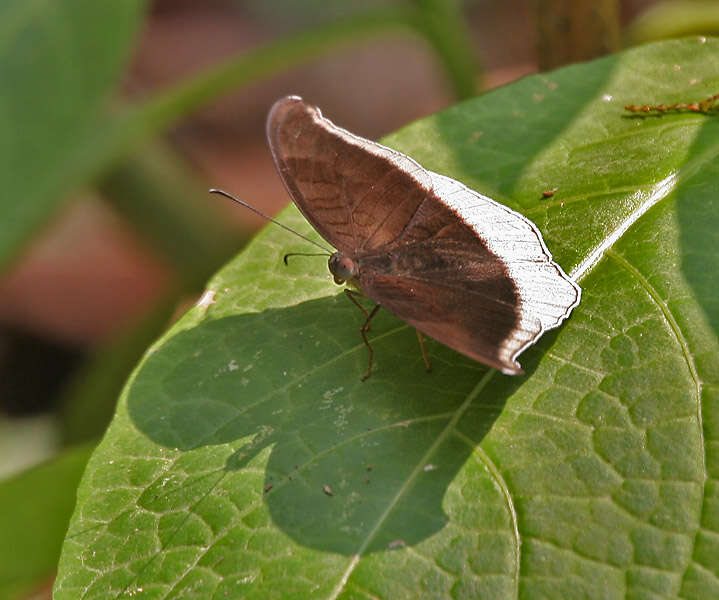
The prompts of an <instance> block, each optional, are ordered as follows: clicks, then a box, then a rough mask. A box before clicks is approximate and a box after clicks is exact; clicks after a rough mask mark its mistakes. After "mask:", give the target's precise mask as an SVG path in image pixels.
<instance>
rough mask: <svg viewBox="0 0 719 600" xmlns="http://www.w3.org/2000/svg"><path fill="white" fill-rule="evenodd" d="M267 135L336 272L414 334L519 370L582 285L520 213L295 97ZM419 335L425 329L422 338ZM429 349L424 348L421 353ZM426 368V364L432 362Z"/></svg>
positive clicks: (278, 109)
mask: <svg viewBox="0 0 719 600" xmlns="http://www.w3.org/2000/svg"><path fill="white" fill-rule="evenodd" d="M267 138H268V141H269V144H270V149H271V151H272V155H273V157H274V159H275V164H276V165H277V170H278V171H279V173H280V176H281V177H282V181H283V182H284V184H285V187H286V188H287V191H288V192H289V193H290V196H291V197H292V200H293V201H294V203H295V204H296V205H297V207H298V208H299V209H300V211H301V212H302V214H303V215H304V216H305V217H306V218H307V220H308V221H309V222H310V223H311V224H312V226H313V227H314V228H315V229H316V230H317V232H318V233H319V234H320V235H321V236H322V237H323V238H324V239H325V240H327V241H328V242H329V243H330V244H332V245H333V246H334V247H335V248H336V249H337V252H335V253H334V254H332V255H331V257H330V259H329V268H330V271H331V272H332V274H333V275H334V279H335V282H336V283H338V284H342V283H345V282H346V283H348V284H350V285H351V286H352V287H354V288H355V289H356V290H358V291H359V292H360V293H361V294H363V295H365V296H367V297H368V298H370V299H371V300H373V301H374V302H376V303H377V306H376V307H375V308H374V310H373V311H371V312H370V313H367V312H366V311H364V308H362V307H361V306H360V305H359V304H358V303H357V302H356V300H355V299H354V298H353V296H352V292H351V291H349V290H346V291H348V292H349V294H348V295H349V296H350V298H351V299H352V300H353V301H354V302H355V304H357V305H358V306H360V308H362V310H363V311H364V312H365V315H366V317H367V318H366V321H365V324H364V325H363V327H362V329H361V333H362V337H363V339H364V341H365V344H366V345H367V347H368V348H369V351H370V356H369V364H368V367H367V372H366V373H365V376H364V377H363V380H364V379H366V378H367V377H368V376H369V374H370V371H371V368H372V356H373V353H372V348H371V346H370V345H369V343H368V341H367V337H366V331H367V328H368V326H369V322H370V320H371V318H372V317H373V316H374V314H375V313H376V312H377V310H378V309H379V307H380V306H382V307H384V308H386V309H387V310H388V311H389V312H391V313H393V314H394V315H396V316H397V317H399V318H400V319H402V320H403V321H406V322H407V323H409V324H410V325H412V326H413V327H414V328H416V329H417V330H418V332H422V333H425V334H427V335H429V336H430V337H432V338H434V339H436V340H438V341H440V342H442V343H443V344H446V345H447V346H449V347H450V348H453V349H454V350H457V351H458V352H461V353H462V354H465V355H466V356H469V357H471V358H473V359H475V360H477V361H480V362H482V363H484V364H487V365H490V366H492V367H496V368H498V369H500V370H501V371H502V372H503V373H506V374H510V375H514V374H519V373H522V370H521V367H520V365H519V363H518V362H517V360H516V358H517V356H518V355H519V354H520V353H521V352H522V351H523V350H525V349H526V348H527V347H528V346H530V345H531V344H533V343H534V342H535V341H536V340H537V339H538V338H539V336H541V335H542V333H543V332H544V331H546V330H548V329H552V328H554V327H557V326H558V325H559V324H560V323H561V322H562V321H563V320H564V319H565V318H566V317H567V316H568V315H569V313H570V312H571V311H572V309H573V308H574V307H575V306H577V304H578V303H579V300H580V296H581V289H580V288H579V286H578V285H577V284H576V283H574V282H573V281H572V280H571V279H570V278H569V277H568V276H567V275H566V274H565V273H564V271H563V270H562V268H561V267H560V266H559V265H558V264H557V263H555V262H554V261H553V260H552V256H551V254H550V253H549V250H547V247H546V246H545V244H544V241H543V239H542V235H541V233H540V232H539V230H538V229H537V227H536V226H535V225H534V224H533V223H532V222H531V221H530V220H529V219H527V218H526V217H524V216H523V215H521V214H519V213H517V212H515V211H513V210H511V209H510V208H508V207H506V206H504V205H502V204H500V203H498V202H495V201H494V200H492V199H490V198H488V197H486V196H483V195H482V194H479V193H477V192H475V191H472V190H470V189H469V188H467V187H466V186H464V185H463V184H462V183H460V182H458V181H455V180H453V179H450V178H449V177H445V176H444V175H439V174H437V173H433V172H431V171H428V170H427V169H425V168H423V167H422V166H420V165H419V164H417V162H415V161H414V160H413V159H411V158H410V157H408V156H406V155H404V154H402V153H400V152H397V151H396V150H392V149H390V148H387V147H385V146H382V145H381V144H378V143H377V142H373V141H371V140H368V139H365V138H362V137H359V136H357V135H354V134H352V133H350V132H348V131H346V130H344V129H342V128H340V127H337V126H336V125H334V124H333V123H332V122H331V121H330V120H328V119H326V118H325V117H323V116H322V113H321V112H320V110H319V109H318V108H317V107H315V106H312V105H310V104H307V103H306V102H304V101H303V100H302V99H301V98H299V97H297V96H288V97H286V98H282V99H281V100H278V101H277V102H276V103H275V105H274V106H273V107H272V109H271V110H270V114H269V117H268V119H267ZM420 341H421V337H420ZM423 356H425V361H426V355H424V349H423ZM427 364H428V366H429V363H427Z"/></svg>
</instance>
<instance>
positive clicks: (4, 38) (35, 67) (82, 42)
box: [0, 0, 144, 263]
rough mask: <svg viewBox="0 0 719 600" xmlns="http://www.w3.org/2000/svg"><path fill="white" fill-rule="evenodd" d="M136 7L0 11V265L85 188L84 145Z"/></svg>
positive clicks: (7, 5) (66, 2)
mask: <svg viewBox="0 0 719 600" xmlns="http://www.w3.org/2000/svg"><path fill="white" fill-rule="evenodd" d="M143 7H144V2H143V1H142V0H123V1H122V2H96V1H94V0H59V1H48V0H31V1H28V0H4V2H2V3H0V81H1V82H2V85H0V131H2V136H0V181H2V186H3V193H2V198H1V199H0V214H2V219H0V263H6V262H7V261H8V260H9V259H10V258H11V256H12V255H13V254H14V253H15V252H16V251H17V249H18V246H19V245H20V244H21V243H22V242H23V241H25V240H26V239H27V236H28V233H29V232H30V231H32V230H34V229H36V228H37V226H38V224H40V223H42V222H43V221H44V220H45V219H46V218H47V215H48V213H49V212H51V211H52V210H54V209H55V207H56V206H57V202H58V198H59V197H61V195H62V194H64V193H66V192H67V191H68V190H69V189H71V188H72V186H74V185H78V184H80V183H84V181H83V180H82V178H81V177H82V175H84V174H85V172H86V171H85V168H86V163H87V162H88V160H90V158H89V157H88V155H87V154H86V153H84V146H85V144H86V142H87V140H88V139H89V137H90V136H92V135H95V133H96V132H95V131H94V125H95V124H96V123H97V119H98V118H99V115H100V114H101V113H102V111H103V109H106V108H107V106H106V104H107V102H108V100H109V98H108V95H109V93H110V92H111V91H113V89H114V86H115V83H116V81H117V77H118V75H119V73H120V70H121V69H122V67H123V65H124V62H125V59H126V58H127V55H128V52H129V49H130V48H129V46H130V42H131V41H132V40H133V39H134V35H135V32H136V30H137V27H138V24H139V22H140V19H141V16H142V12H143V10H142V9H143Z"/></svg>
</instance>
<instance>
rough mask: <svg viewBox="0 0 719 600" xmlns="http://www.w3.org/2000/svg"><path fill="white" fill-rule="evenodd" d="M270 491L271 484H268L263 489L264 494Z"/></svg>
mask: <svg viewBox="0 0 719 600" xmlns="http://www.w3.org/2000/svg"><path fill="white" fill-rule="evenodd" d="M271 489H272V484H271V483H268V484H267V485H266V486H265V487H264V490H265V494H266V493H267V492H269V491H270V490H271Z"/></svg>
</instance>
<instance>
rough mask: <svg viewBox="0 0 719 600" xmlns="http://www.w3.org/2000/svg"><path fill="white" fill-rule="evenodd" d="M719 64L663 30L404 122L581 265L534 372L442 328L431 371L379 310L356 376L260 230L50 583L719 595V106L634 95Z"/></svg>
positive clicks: (327, 315) (309, 593) (424, 155)
mask: <svg viewBox="0 0 719 600" xmlns="http://www.w3.org/2000/svg"><path fill="white" fill-rule="evenodd" d="M718 59H719V41H717V40H706V41H701V40H695V39H688V40H683V41H676V42H666V43H660V44H655V45H650V46H645V47H642V48H638V49H635V50H631V51H628V52H625V53H623V54H620V55H616V56H611V57H608V58H605V59H602V60H598V61H595V62H592V63H587V64H581V65H575V66H571V67H568V68H565V69H562V70H559V71H557V72H554V73H549V74H545V75H537V76H533V77H528V78H525V79H522V80H521V81H519V82H517V83H515V84H513V85H510V86H506V87H503V88H501V89H498V90H496V91H494V92H491V93H489V94H486V95H484V96H483V97H481V98H477V99H475V100H472V101H469V102H466V103H463V104H460V105H458V106H455V107H453V108H451V109H449V110H447V111H444V112H442V113H440V114H437V115H434V116H432V117H429V118H427V119H423V120H422V121H419V122H417V123H414V124H413V125H411V126H409V127H407V128H406V129H404V130H402V131H400V132H398V133H397V134H395V135H392V136H390V137H389V138H387V139H386V142H387V143H388V144H389V145H391V146H394V147H396V148H398V149H400V150H402V151H405V152H407V153H409V154H411V155H413V156H415V157H416V158H417V159H418V160H419V161H420V162H421V163H423V164H424V165H425V166H426V167H428V168H430V169H433V170H435V171H439V172H442V173H445V174H448V175H450V176H453V177H455V178H457V179H460V180H462V181H463V182H465V183H466V184H467V185H469V186H470V187H472V188H474V189H477V190H479V191H482V192H486V193H489V194H491V195H493V196H494V197H496V198H497V199H499V200H502V201H505V202H506V203H508V204H509V205H511V206H513V207H515V208H517V209H519V210H521V211H522V212H524V213H525V214H527V215H529V216H530V217H531V218H532V219H533V220H534V221H535V222H536V223H537V224H538V226H539V227H540V228H541V230H542V231H543V233H544V234H545V240H546V242H547V245H548V246H549V248H550V249H551V250H552V252H553V253H554V256H555V258H556V259H557V260H558V261H559V262H560V263H561V264H562V265H563V266H564V267H565V269H567V270H568V271H571V272H573V273H574V274H575V275H576V276H578V277H579V278H580V281H581V284H582V287H583V290H584V294H583V298H582V303H581V304H580V305H579V307H578V308H577V309H575V311H574V313H573V314H572V316H571V318H570V319H569V320H568V322H567V323H566V324H565V326H563V327H562V328H561V329H560V330H559V331H553V332H550V334H548V335H546V336H545V337H544V338H543V339H542V340H541V341H540V343H539V344H537V345H536V346H535V347H533V348H531V349H529V350H528V351H527V352H525V353H524V355H523V356H522V357H521V362H522V365H523V367H524V368H525V370H526V372H527V375H525V376H518V377H507V376H503V375H501V374H498V373H496V372H493V371H487V370H486V369H485V368H484V367H482V366H481V365H479V364H477V363H474V362H472V361H469V360H467V359H464V358H463V357H461V356H459V355H457V354H456V353H454V352H452V351H450V350H448V349H447V348H445V347H443V346H442V345H440V344H438V343H433V342H429V343H428V350H429V353H430V356H431V360H432V364H433V372H432V373H431V374H426V373H425V372H424V368H423V364H422V359H421V356H420V353H419V351H418V349H417V344H416V340H415V337H414V333H413V332H412V331H411V329H410V328H409V327H407V326H406V325H405V324H403V323H402V322H401V321H399V320H397V319H395V318H394V317H392V316H391V315H389V314H386V313H384V314H383V313H382V311H380V315H379V316H378V318H377V320H376V321H373V325H372V331H371V332H370V337H371V339H372V343H373V347H374V350H375V354H376V364H375V368H374V370H373V373H372V376H371V378H370V379H369V380H367V381H366V382H365V383H361V382H360V376H361V374H362V373H363V371H364V369H365V367H366V361H367V352H366V348H364V346H363V345H362V343H361V341H360V338H359V332H358V328H359V325H360V323H361V321H362V318H361V315H360V314H359V312H358V311H357V310H356V308H355V307H353V306H352V305H351V303H349V302H347V301H346V299H345V298H344V297H343V294H342V293H341V292H339V291H338V288H337V287H336V286H334V285H333V284H332V283H331V279H330V277H329V275H328V273H327V272H326V269H325V266H324V261H323V260H322V259H312V258H300V257H296V258H295V259H294V260H291V261H290V265H289V267H284V266H283V265H282V261H281V256H282V254H283V253H284V252H290V251H294V250H302V249H306V243H304V242H302V241H301V240H297V239H293V238H292V237H290V236H288V235H287V233H286V232H284V231H282V230H280V229H279V228H269V229H267V230H265V231H264V232H263V233H262V234H261V235H260V236H258V237H257V238H256V240H255V241H254V242H253V243H252V244H251V245H250V247H249V248H248V249H247V250H246V251H245V252H244V253H243V254H241V255H240V256H239V257H238V258H237V259H236V260H234V261H233V262H231V263H230V264H229V265H228V266H227V267H226V268H225V269H224V270H223V271H221V272H220V273H219V274H218V275H217V276H216V277H215V278H214V280H213V281H212V282H211V283H210V286H209V288H210V290H212V292H213V293H214V303H210V302H208V301H207V299H206V300H205V301H202V302H200V303H198V305H197V306H196V307H194V308H193V309H192V310H190V311H189V312H188V313H187V314H186V315H185V317H184V318H183V319H182V320H180V321H179V322H178V323H177V324H176V326H175V327H174V328H173V329H172V330H171V331H170V332H169V333H168V334H167V335H166V336H165V337H164V338H163V339H162V340H160V341H159V342H158V343H157V344H155V345H154V346H153V347H152V348H151V349H150V351H149V352H148V353H147V355H146V356H145V358H144V360H143V361H142V363H141V364H140V365H139V366H138V368H137V370H136V371H135V373H134V375H133V377H132V378H131V380H130V381H129V382H128V384H127V386H126V388H125V391H124V393H123V397H122V399H121V402H120V404H119V407H118V412H117V414H116V416H115V419H114V421H113V423H112V424H111V426H110V428H109V430H108V433H107V435H106V437H105V439H104V440H103V442H102V443H101V445H100V446H99V448H98V450H97V451H96V452H95V454H94V455H93V457H92V459H91V461H90V463H89V466H88V469H87V471H86V473H85V476H84V478H83V482H82V484H81V486H80V488H79V498H78V505H77V510H76V512H75V515H74V517H73V520H72V524H71V527H70V532H69V534H68V537H67V539H66V541H65V546H64V550H63V555H62V559H61V562H60V570H59V576H58V579H57V582H56V588H55V593H56V598H58V599H59V600H62V599H64V598H73V599H74V598H78V597H82V598H107V597H130V596H133V597H134V596H137V597H142V598H176V597H183V598H210V597H218V598H240V597H242V598H245V597H249V598H269V597H285V596H291V597H297V598H308V597H319V598H326V597H331V598H334V597H342V598H365V597H366V598H405V597H406V598H416V597H420V596H422V597H432V598H436V597H456V598H507V597H517V596H520V595H521V596H523V597H529V598H535V597H553V598H568V597H601V598H613V597H617V598H618V597H625V596H636V597H638V596H642V597H650V596H657V597H658V596H660V595H665V596H680V595H681V596H686V597H695V598H708V597H716V596H717V595H719V552H718V551H717V549H718V546H719V543H718V540H719V482H718V481H717V474H718V473H719V463H718V462H717V461H719V451H718V449H719V413H718V412H715V411H719V365H718V362H719V343H718V342H717V325H718V324H719V299H718V296H717V285H716V282H717V278H716V273H717V272H719V264H718V263H719V254H717V252H716V248H717V247H718V246H719V233H718V232H719V201H718V200H717V198H719V167H718V166H717V165H719V161H717V155H718V154H719V141H718V140H719V135H718V134H719V121H717V120H715V119H714V118H712V117H707V116H705V115H699V114H691V113H689V114H665V115H663V116H662V117H651V118H638V117H635V116H632V115H625V114H624V111H623V106H624V105H625V104H645V103H647V104H656V103H658V102H662V103H670V102H679V101H687V100H693V99H701V98H703V97H706V96H708V95H710V94H712V93H714V92H716V89H717V88H718V87H719V77H718V76H717V75H716V72H715V70H714V69H713V65H714V64H716V62H717V60H718ZM330 116H331V115H330ZM553 188H557V191H556V193H555V194H554V196H552V197H551V198H543V197H542V192H543V191H544V190H546V189H553ZM283 220H284V221H285V222H286V223H288V224H289V225H291V226H295V227H297V228H299V229H300V231H302V232H308V231H309V226H308V225H307V224H306V223H305V222H304V221H303V220H302V219H301V218H300V217H299V215H298V214H297V212H296V211H295V210H294V209H291V208H290V209H288V210H287V211H286V213H285V214H284V215H283ZM314 261H316V262H314ZM329 491H331V492H332V495H330V494H329V493H328V492H329Z"/></svg>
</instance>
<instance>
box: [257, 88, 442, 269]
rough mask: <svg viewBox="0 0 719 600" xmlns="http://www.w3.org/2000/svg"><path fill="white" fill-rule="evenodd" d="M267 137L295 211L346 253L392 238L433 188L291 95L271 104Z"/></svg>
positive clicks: (415, 171)
mask: <svg viewBox="0 0 719 600" xmlns="http://www.w3.org/2000/svg"><path fill="white" fill-rule="evenodd" d="M267 138H268V140H269V144H270V149H271V151H272V156H273V157H274V159H275V164H276V165H277V169H278V171H279V173H280V175H281V176H282V181H283V182H284V184H285V187H286V188H287V190H288V192H289V193H290V196H292V199H293V200H294V202H295V204H296V205H297V207H298V208H299V209H300V211H302V213H303V214H304V215H305V217H306V218H307V220H308V221H309V222H310V223H311V224H312V226H313V227H314V228H315V229H316V230H317V231H318V233H319V234H320V235H321V236H322V237H323V238H325V239H326V240H327V241H328V242H329V243H330V244H332V245H333V246H334V247H335V248H337V249H338V250H340V251H342V252H345V253H347V254H349V255H353V254H356V253H357V252H361V251H367V250H372V249H375V248H379V247H381V246H383V245H385V244H387V243H389V242H391V241H392V240H394V239H395V238H396V237H397V236H398V235H399V233H400V232H401V231H402V229H403V228H404V226H405V225H406V224H407V222H408V221H409V220H410V219H411V217H412V215H413V214H414V213H415V211H416V210H417V207H418V206H419V205H420V204H421V203H422V201H423V200H424V197H425V195H426V193H427V190H428V189H429V188H430V186H431V182H430V179H429V176H428V174H427V172H426V171H425V170H424V169H422V167H420V166H419V165H418V164H417V163H416V162H415V161H413V160H412V159H411V158H409V157H407V156H405V155H403V154H401V153H399V152H396V151H395V150H391V149H389V148H386V147H384V146H382V145H381V144H377V143H375V142H371V141H370V140H366V139H364V138H361V137H359V136H356V135H354V134H351V133H349V132H348V131H345V130H344V129H342V128H340V127H337V126H335V125H334V124H333V123H332V122H331V121H329V120H328V119H325V118H324V117H323V116H322V113H321V112H320V110H319V109H318V108H316V107H314V106H310V105H308V104H306V103H305V102H303V101H302V100H301V99H300V98H298V97H297V96H289V97H287V98H283V99H281V100H278V101H277V102H276V103H275V105H274V106H273V107H272V110H271V111H270V114H269V117H268V119H267Z"/></svg>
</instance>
